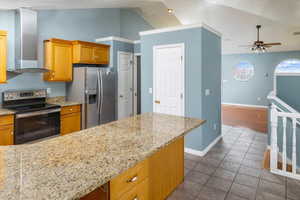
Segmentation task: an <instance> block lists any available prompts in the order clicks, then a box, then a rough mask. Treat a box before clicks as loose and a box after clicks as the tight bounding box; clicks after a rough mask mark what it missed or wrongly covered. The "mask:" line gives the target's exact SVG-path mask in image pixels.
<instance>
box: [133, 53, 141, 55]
mask: <svg viewBox="0 0 300 200" xmlns="http://www.w3.org/2000/svg"><path fill="white" fill-rule="evenodd" d="M133 55H135V56H141V55H142V53H134V54H133Z"/></svg>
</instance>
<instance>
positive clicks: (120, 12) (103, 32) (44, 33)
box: [0, 8, 150, 104]
mask: <svg viewBox="0 0 300 200" xmlns="http://www.w3.org/2000/svg"><path fill="white" fill-rule="evenodd" d="M132 12H134V11H133V10H131V9H117V8H112V9H110V8H105V9H104V8H103V9H79V10H45V11H39V12H38V32H39V44H40V45H39V56H38V57H39V65H40V66H43V40H45V39H48V38H53V37H57V38H61V39H67V40H84V41H95V39H96V38H101V37H107V36H112V35H113V36H121V37H122V35H121V34H122V33H124V34H126V35H127V36H130V37H137V36H138V33H139V31H141V30H144V29H143V27H144V28H145V27H150V25H148V24H147V23H146V22H145V21H144V20H143V18H142V17H140V16H139V15H138V14H136V13H132ZM122 18H124V19H122ZM121 19H122V20H121ZM121 24H122V26H121ZM124 28H126V29H125V30H123V29H124ZM127 28H131V29H130V31H129V30H127ZM140 28H141V30H139V29H140ZM0 30H8V33H9V36H8V66H9V67H14V11H0ZM132 48H133V47H132ZM113 62H114V61H113ZM28 88H51V91H52V93H51V94H50V96H64V95H65V83H49V82H44V81H43V78H42V75H41V74H23V75H20V76H18V77H15V78H12V79H10V80H9V81H8V84H3V85H0V93H1V92H3V91H4V90H8V89H28ZM0 102H1V97H0ZM0 104H1V103H0Z"/></svg>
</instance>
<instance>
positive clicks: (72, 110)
mask: <svg viewBox="0 0 300 200" xmlns="http://www.w3.org/2000/svg"><path fill="white" fill-rule="evenodd" d="M77 112H80V105H76V106H65V107H62V109H61V112H60V114H61V115H67V114H71V113H77Z"/></svg>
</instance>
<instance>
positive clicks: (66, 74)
mask: <svg viewBox="0 0 300 200" xmlns="http://www.w3.org/2000/svg"><path fill="white" fill-rule="evenodd" d="M72 53H73V52H72V45H68V44H59V43H53V49H52V54H53V60H52V62H53V63H52V65H53V72H52V73H53V74H52V77H53V81H72V78H73V69H72Z"/></svg>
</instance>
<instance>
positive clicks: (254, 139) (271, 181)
mask: <svg viewBox="0 0 300 200" xmlns="http://www.w3.org/2000/svg"><path fill="white" fill-rule="evenodd" d="M222 131H223V140H222V141H220V142H219V143H218V144H217V145H215V146H214V147H213V148H212V149H211V150H210V151H209V153H208V154H207V155H206V156H204V157H198V156H193V155H191V154H185V181H184V183H183V184H181V185H180V186H179V187H178V188H177V189H176V190H175V191H174V192H173V193H172V194H171V195H170V197H169V198H168V200H225V199H226V200H245V199H249V200H300V181H295V180H293V179H289V178H285V177H281V176H277V175H274V174H271V173H270V172H269V171H267V170H263V169H262V160H263V153H264V151H265V149H266V145H267V135H266V134H263V133H258V132H254V131H252V130H250V129H246V128H239V127H230V126H223V128H222Z"/></svg>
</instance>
